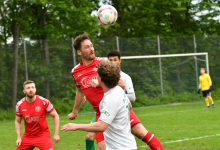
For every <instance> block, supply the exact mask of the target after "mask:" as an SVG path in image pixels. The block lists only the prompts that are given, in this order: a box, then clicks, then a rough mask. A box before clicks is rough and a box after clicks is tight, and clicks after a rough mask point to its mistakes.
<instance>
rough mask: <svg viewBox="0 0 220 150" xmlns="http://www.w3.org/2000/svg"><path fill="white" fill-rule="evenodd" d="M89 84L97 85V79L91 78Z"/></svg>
mask: <svg viewBox="0 0 220 150" xmlns="http://www.w3.org/2000/svg"><path fill="white" fill-rule="evenodd" d="M89 84H90V85H91V87H94V88H95V87H97V86H98V85H99V81H98V80H97V79H92V80H91V81H90V82H89Z"/></svg>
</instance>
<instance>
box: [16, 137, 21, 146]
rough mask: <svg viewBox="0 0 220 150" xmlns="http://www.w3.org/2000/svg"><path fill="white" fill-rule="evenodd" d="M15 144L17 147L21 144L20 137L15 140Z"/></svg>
mask: <svg viewBox="0 0 220 150" xmlns="http://www.w3.org/2000/svg"><path fill="white" fill-rule="evenodd" d="M16 145H17V146H18V147H20V146H21V139H17V141H16Z"/></svg>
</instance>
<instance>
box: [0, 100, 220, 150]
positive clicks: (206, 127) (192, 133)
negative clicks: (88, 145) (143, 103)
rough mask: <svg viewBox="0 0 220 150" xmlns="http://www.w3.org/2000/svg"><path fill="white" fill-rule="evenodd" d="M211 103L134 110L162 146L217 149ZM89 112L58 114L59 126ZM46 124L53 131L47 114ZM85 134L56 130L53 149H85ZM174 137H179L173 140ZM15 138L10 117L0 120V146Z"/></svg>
mask: <svg viewBox="0 0 220 150" xmlns="http://www.w3.org/2000/svg"><path fill="white" fill-rule="evenodd" d="M215 103H216V108H214V109H213V108H210V109H205V103H204V102H199V103H186V104H180V105H179V104H177V105H164V106H156V107H146V108H139V109H134V112H135V113H136V115H137V116H138V118H139V119H140V120H141V121H142V123H143V125H144V126H145V127H146V129H147V130H148V131H150V132H151V133H153V134H154V135H155V136H156V137H157V138H158V139H159V140H160V141H161V143H162V144H163V146H164V149H165V150H219V149H220V148H219V147H220V142H219V141H220V130H219V125H220V120H219V114H220V109H219V108H220V101H215ZM93 116H94V114H87V115H79V116H78V117H77V119H76V120H74V121H69V120H67V116H60V126H62V125H64V124H66V123H68V122H73V123H89V122H90V121H91V119H92V117H93ZM48 125H49V128H50V130H51V133H52V134H53V133H54V130H53V128H54V126H53V119H52V118H51V117H48ZM23 132H24V125H23V123H22V133H23ZM218 134H219V135H218ZM216 135H217V136H216ZM85 136H86V132H83V131H75V132H70V131H69V132H63V131H60V141H59V143H58V144H55V149H56V150H81V149H85ZM205 136H207V137H205ZM199 137H200V138H199ZM192 138H196V139H192ZM186 139H188V140H186ZM177 140H183V141H179V142H176V141H177ZM15 141H16V134H15V129H14V121H13V120H11V121H2V122H0V149H1V150H3V149H4V150H12V149H16V145H15ZM136 141H137V145H138V150H149V148H148V147H147V146H146V144H145V143H143V142H142V141H141V140H139V139H137V138H136ZM171 141H174V142H171ZM170 142H171V143H170ZM35 149H37V148H35Z"/></svg>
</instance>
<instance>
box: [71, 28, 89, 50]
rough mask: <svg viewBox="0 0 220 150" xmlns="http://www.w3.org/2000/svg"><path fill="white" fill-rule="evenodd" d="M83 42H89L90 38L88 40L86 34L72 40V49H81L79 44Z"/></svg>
mask: <svg viewBox="0 0 220 150" xmlns="http://www.w3.org/2000/svg"><path fill="white" fill-rule="evenodd" d="M84 40H90V38H89V36H88V35H87V33H86V32H85V33H83V34H82V35H79V36H77V37H76V38H75V39H74V42H73V47H74V48H75V50H76V51H77V50H80V49H81V42H82V41H84ZM90 41H91V40H90Z"/></svg>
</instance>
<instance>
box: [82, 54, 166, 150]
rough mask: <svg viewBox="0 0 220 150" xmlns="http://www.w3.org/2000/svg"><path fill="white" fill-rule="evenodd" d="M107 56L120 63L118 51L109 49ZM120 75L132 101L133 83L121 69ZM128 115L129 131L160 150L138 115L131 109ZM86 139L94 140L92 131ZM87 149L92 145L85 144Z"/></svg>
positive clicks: (160, 146) (159, 144)
mask: <svg viewBox="0 0 220 150" xmlns="http://www.w3.org/2000/svg"><path fill="white" fill-rule="evenodd" d="M107 57H108V60H109V61H111V62H113V63H114V64H116V65H118V66H119V65H120V63H121V54H120V52H119V51H116V50H111V51H109V52H108V54H107ZM120 75H121V78H122V79H123V81H124V83H125V89H124V92H125V93H126V95H127V97H128V98H129V100H130V101H132V102H134V101H135V99H136V97H135V92H134V88H133V83H132V80H131V77H130V76H129V75H128V74H126V73H124V72H122V71H120ZM93 81H94V80H93ZM94 82H95V81H94ZM94 82H93V84H94ZM96 86H97V85H94V87H96ZM130 115H131V116H130V120H131V132H132V133H133V134H134V135H135V136H136V137H138V138H139V139H142V141H144V142H145V143H147V144H148V146H149V147H150V148H151V149H152V150H157V149H160V150H162V149H163V147H162V145H161V143H160V142H159V140H158V139H157V138H156V137H154V135H153V134H152V133H150V132H148V131H147V130H146V129H145V127H144V126H143V125H142V123H141V122H140V120H139V119H138V117H137V116H136V115H135V113H134V112H133V110H131V111H130ZM94 118H95V117H94ZM94 118H93V120H92V123H94V122H95V120H94ZM86 140H90V141H94V140H95V136H94V133H92V132H88V133H87V135H86ZM93 143H94V142H93ZM87 150H94V149H92V146H91V147H90V148H88V146H87Z"/></svg>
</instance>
